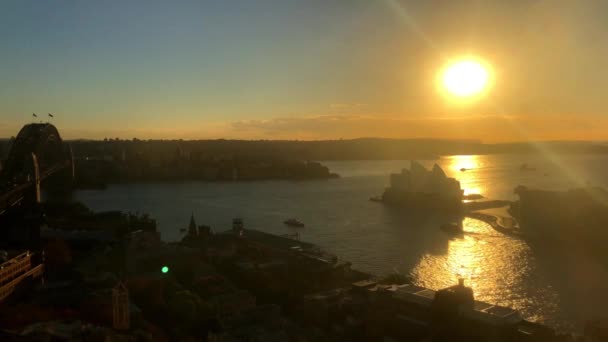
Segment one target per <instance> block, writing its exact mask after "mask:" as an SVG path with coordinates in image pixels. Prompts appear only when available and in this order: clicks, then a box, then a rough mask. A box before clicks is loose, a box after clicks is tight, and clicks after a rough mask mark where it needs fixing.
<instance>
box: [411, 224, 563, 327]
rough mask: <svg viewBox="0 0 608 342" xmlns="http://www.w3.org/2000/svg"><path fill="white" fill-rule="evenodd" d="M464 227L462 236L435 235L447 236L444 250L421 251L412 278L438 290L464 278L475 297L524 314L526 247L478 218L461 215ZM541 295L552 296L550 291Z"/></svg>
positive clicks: (527, 299) (527, 249) (527, 259)
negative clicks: (422, 252)
mask: <svg viewBox="0 0 608 342" xmlns="http://www.w3.org/2000/svg"><path fill="white" fill-rule="evenodd" d="M463 228H464V231H465V234H464V236H463V237H461V238H452V239H450V238H449V236H447V235H443V236H438V238H445V239H449V240H448V248H447V252H446V253H445V254H440V255H436V254H435V255H433V254H426V255H424V256H423V257H422V258H421V259H420V261H419V262H418V264H417V265H416V266H415V267H414V269H413V270H412V275H413V278H414V279H415V282H416V283H417V284H418V285H421V286H425V287H428V288H431V289H434V290H438V289H442V288H445V287H448V286H452V285H454V284H456V283H457V280H458V278H463V279H464V280H465V284H466V285H467V286H470V287H471V288H472V289H473V291H474V293H475V299H477V300H481V301H485V302H489V303H493V304H498V305H504V306H509V307H512V308H514V309H517V310H520V311H522V313H523V314H524V316H527V312H526V308H528V307H529V306H530V303H529V300H530V299H529V297H527V296H526V295H525V294H522V292H524V291H522V289H524V288H526V284H525V283H526V281H528V280H527V279H526V274H527V273H530V267H531V265H530V264H529V260H530V258H531V257H530V255H529V254H530V249H529V247H528V246H527V245H526V244H525V243H524V242H523V241H521V240H518V239H514V238H509V237H505V236H504V235H501V234H500V233H498V232H496V231H495V230H494V229H492V228H491V227H490V226H489V225H487V224H486V223H484V222H481V221H478V220H474V219H468V218H467V219H464V221H463ZM544 295H545V296H551V295H552V293H546V294H544ZM537 305H541V303H537ZM527 317H529V318H533V317H530V316H527ZM534 318H536V319H542V317H534Z"/></svg>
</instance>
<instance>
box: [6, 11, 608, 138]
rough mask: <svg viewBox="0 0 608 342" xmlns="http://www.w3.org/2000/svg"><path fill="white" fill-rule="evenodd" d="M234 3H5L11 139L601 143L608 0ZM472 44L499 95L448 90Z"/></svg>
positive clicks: (604, 126)
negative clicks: (467, 97) (52, 133)
mask: <svg viewBox="0 0 608 342" xmlns="http://www.w3.org/2000/svg"><path fill="white" fill-rule="evenodd" d="M237 4H238V6H235V3H232V4H231V5H230V6H228V5H225V4H223V3H220V2H196V1H181V2H178V3H171V4H169V3H163V2H157V1H152V2H150V1H147V2H141V1H134V2H129V3H122V2H118V1H113V2H104V3H103V4H100V3H88V4H85V3H74V2H71V1H58V2H53V3H38V2H34V1H11V2H8V3H7V4H4V6H3V11H2V13H1V14H0V19H2V20H0V28H1V29H0V39H2V41H3V42H4V48H5V49H4V50H5V53H4V56H3V57H4V58H3V63H2V64H1V65H0V75H2V81H1V82H2V91H0V114H1V116H0V137H10V136H14V135H16V134H17V132H18V130H19V128H20V127H21V126H22V125H23V124H24V123H27V122H31V121H32V117H31V113H32V112H36V113H39V114H40V115H45V116H46V113H47V112H51V113H54V114H56V117H55V118H52V122H54V123H57V124H58V125H60V126H61V127H62V134H63V136H64V137H65V138H67V139H77V138H91V139H103V138H105V137H107V138H113V137H119V138H125V139H130V138H133V137H137V138H140V139H150V138H151V139H161V138H164V139H179V138H183V139H213V138H228V139H300V140H319V139H340V138H344V139H349V138H358V137H382V138H423V137H424V138H445V139H463V138H466V139H480V140H482V141H484V142H503V141H522V140H524V141H525V140H606V138H605V133H604V132H605V131H606V129H608V118H607V117H606V114H605V112H606V108H605V107H606V106H605V104H604V103H603V94H602V89H604V88H605V87H606V86H607V85H608V84H607V83H608V78H606V72H605V71H604V69H603V68H602V66H603V64H602V61H603V59H604V57H605V56H606V52H608V45H607V44H606V43H605V42H606V41H608V40H607V39H605V38H606V35H608V33H607V32H608V30H606V28H607V26H608V24H607V23H605V22H603V20H602V15H601V14H602V13H605V10H606V9H608V8H606V7H608V5H606V4H604V3H602V2H596V1H578V2H576V3H574V2H569V1H551V2H549V1H513V2H508V3H506V2H501V1H490V2H484V3H481V2H480V1H472V0H471V1H458V2H450V3H448V4H446V3H445V2H440V1H392V0H387V1H378V2H366V1H352V2H348V3H347V2H321V1H318V2H307V3H302V2H286V3H273V2H261V3H256V4H251V3H248V2H244V1H243V2H237ZM468 55H471V56H475V57H478V58H482V59H483V60H485V61H487V62H488V63H489V64H490V65H491V66H492V69H493V71H494V73H495V82H494V84H493V86H492V89H491V91H489V92H488V94H487V96H484V97H483V98H480V99H477V100H475V101H471V102H466V103H465V102H459V101H455V100H454V99H450V98H445V97H444V96H442V94H440V92H439V91H438V90H437V86H436V77H437V74H438V72H439V70H440V69H441V68H442V67H443V66H444V65H445V63H446V61H449V60H451V59H454V58H459V57H461V56H468ZM37 120H38V119H36V120H35V121H37ZM44 120H46V119H44Z"/></svg>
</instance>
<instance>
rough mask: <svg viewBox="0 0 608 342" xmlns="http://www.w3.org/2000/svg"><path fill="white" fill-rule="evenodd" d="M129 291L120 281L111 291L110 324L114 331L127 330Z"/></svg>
mask: <svg viewBox="0 0 608 342" xmlns="http://www.w3.org/2000/svg"><path fill="white" fill-rule="evenodd" d="M129 320H130V315H129V290H128V289H127V287H126V286H125V284H124V283H123V282H122V281H119V282H118V284H116V286H114V288H113V289H112V322H113V327H114V329H118V330H127V329H129V324H130V322H129Z"/></svg>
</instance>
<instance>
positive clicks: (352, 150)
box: [0, 138, 608, 160]
mask: <svg viewBox="0 0 608 342" xmlns="http://www.w3.org/2000/svg"><path fill="white" fill-rule="evenodd" d="M70 144H71V145H72V147H73V150H74V154H75V157H77V158H85V157H110V156H113V157H115V158H119V157H122V155H123V154H125V155H127V156H135V155H136V156H138V157H141V158H144V159H151V160H154V159H156V160H170V159H173V158H174V157H175V155H176V154H187V155H188V156H190V158H194V159H201V158H202V159H207V158H224V159H232V158H254V159H260V158H262V159H292V160H364V159H368V160H383V159H434V158H437V157H438V156H442V155H456V154H497V153H518V154H520V153H534V152H537V151H543V150H550V151H552V152H554V153H601V154H604V153H608V143H592V142H559V141H555V142H543V143H527V142H522V143H504V144H483V143H482V142H480V141H476V140H440V139H380V138H363V139H352V140H325V141H283V140H223V139H220V140H137V139H134V140H112V139H110V140H103V141H99V140H91V141H86V140H77V141H70ZM9 145H10V141H9V140H0V156H2V157H3V159H4V158H5V157H6V154H7V153H8V150H9Z"/></svg>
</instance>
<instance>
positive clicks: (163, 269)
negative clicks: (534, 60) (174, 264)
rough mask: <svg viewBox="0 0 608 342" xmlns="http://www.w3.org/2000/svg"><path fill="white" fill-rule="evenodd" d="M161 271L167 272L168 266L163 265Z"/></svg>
mask: <svg viewBox="0 0 608 342" xmlns="http://www.w3.org/2000/svg"><path fill="white" fill-rule="evenodd" d="M160 270H161V271H162V272H163V273H167V272H169V267H167V266H163V268H161V269H160Z"/></svg>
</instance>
